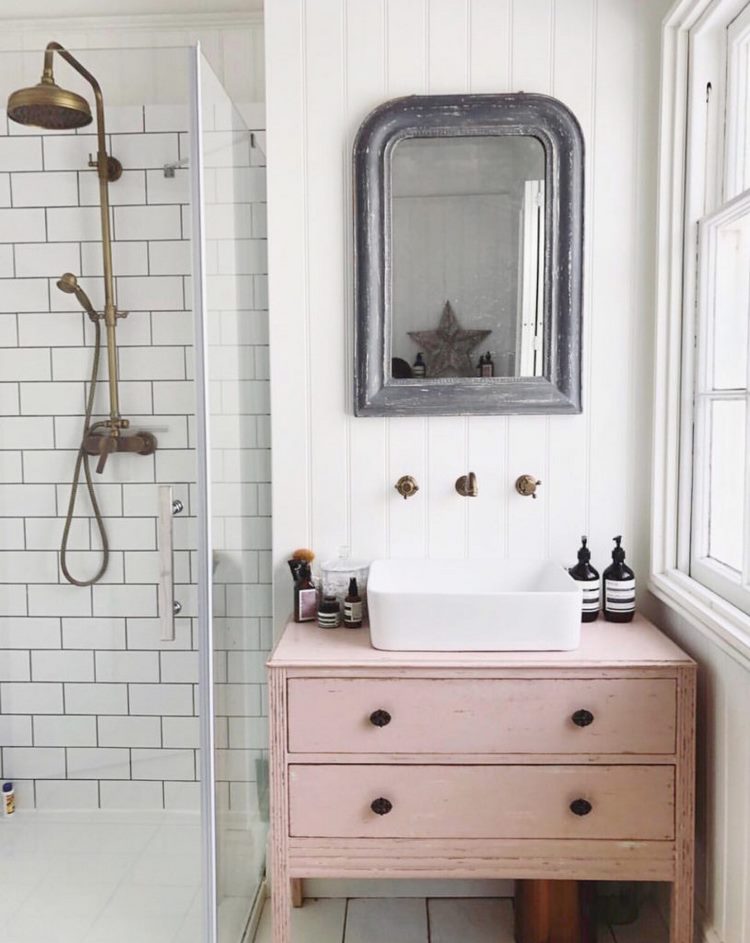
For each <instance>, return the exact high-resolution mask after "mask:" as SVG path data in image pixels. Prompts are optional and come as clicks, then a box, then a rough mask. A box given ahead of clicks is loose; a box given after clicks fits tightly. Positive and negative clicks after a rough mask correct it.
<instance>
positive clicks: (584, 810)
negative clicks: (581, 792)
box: [570, 799, 593, 815]
mask: <svg viewBox="0 0 750 943" xmlns="http://www.w3.org/2000/svg"><path fill="white" fill-rule="evenodd" d="M592 808H593V806H592V805H591V803H590V802H589V801H588V799H574V800H573V801H572V802H571V803H570V811H571V812H572V813H573V815H588V814H589V812H590V811H591V810H592Z"/></svg>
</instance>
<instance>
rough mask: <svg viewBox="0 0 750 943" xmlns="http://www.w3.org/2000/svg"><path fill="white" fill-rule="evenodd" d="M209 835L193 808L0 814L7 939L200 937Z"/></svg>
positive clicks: (104, 941) (153, 942)
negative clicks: (203, 871)
mask: <svg viewBox="0 0 750 943" xmlns="http://www.w3.org/2000/svg"><path fill="white" fill-rule="evenodd" d="M200 869H201V834H200V824H199V819H198V816H197V815H191V814H189V813H185V814H180V813H167V814H163V813H143V814H141V813H139V812H136V813H132V812H131V813H124V814H122V815H118V814H116V813H111V814H110V813H80V812H71V813H38V812H31V813H23V814H22V813H17V814H16V815H14V816H13V818H11V819H5V820H0V940H2V943H31V941H35V943H41V941H43V940H51V941H54V943H125V941H128V943H134V941H137V943H177V941H180V943H200V938H201V933H200V929H201V926H200V923H201V910H200V896H199V895H200V880H201V876H200Z"/></svg>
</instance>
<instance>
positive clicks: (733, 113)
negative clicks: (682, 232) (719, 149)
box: [725, 5, 750, 200]
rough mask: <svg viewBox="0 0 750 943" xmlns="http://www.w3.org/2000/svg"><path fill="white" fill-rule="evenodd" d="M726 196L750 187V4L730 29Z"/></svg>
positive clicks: (728, 39)
mask: <svg viewBox="0 0 750 943" xmlns="http://www.w3.org/2000/svg"><path fill="white" fill-rule="evenodd" d="M727 79H728V86H727V108H726V156H727V168H726V169H727V175H726V185H725V198H726V199H727V200H730V199H731V198H732V197H734V196H737V194H738V193H742V192H743V190H747V189H748V187H750V120H749V118H750V115H749V113H748V108H749V107H750V5H748V7H746V8H745V10H744V11H743V12H742V13H741V14H740V15H739V16H738V17H737V18H736V19H735V20H734V21H733V22H732V23H731V25H730V26H729V29H728V30H727Z"/></svg>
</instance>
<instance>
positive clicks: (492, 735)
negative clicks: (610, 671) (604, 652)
mask: <svg viewBox="0 0 750 943" xmlns="http://www.w3.org/2000/svg"><path fill="white" fill-rule="evenodd" d="M288 695H289V750H290V752H291V753H410V754H414V753H433V754H434V753H452V754H453V753H460V754H471V753H477V754H482V753H483V754H493V753H558V754H560V753H563V754H564V753H571V754H576V753H578V754H581V753H597V754H624V753H640V754H671V753H674V749H675V710H676V684H675V681H674V680H672V679H668V678H654V679H651V678H614V679H601V680H599V679H597V680H586V679H576V678H573V679H565V680H555V679H549V680H548V679H531V680H515V679H509V680H498V679H494V680H493V679H489V680H486V679H482V680H471V681H469V680H459V679H446V680H442V679H426V680H424V679H415V680H411V681H410V680H406V679H403V680H402V679H390V678H383V679H382V680H381V679H377V678H375V679H371V678H332V679H324V678H292V679H290V680H289V682H288ZM576 721H577V723H576Z"/></svg>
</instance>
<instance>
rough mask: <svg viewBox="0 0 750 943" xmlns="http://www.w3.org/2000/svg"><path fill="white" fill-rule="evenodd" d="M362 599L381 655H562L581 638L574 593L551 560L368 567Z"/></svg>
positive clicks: (574, 586) (383, 563)
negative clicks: (409, 653)
mask: <svg viewBox="0 0 750 943" xmlns="http://www.w3.org/2000/svg"><path fill="white" fill-rule="evenodd" d="M367 599H368V607H369V612H370V638H371V641H372V644H373V646H374V647H375V648H379V649H384V650H386V651H407V652H414V651H419V652H421V651H426V652H460V651H464V652H468V651H471V652H482V651H487V652H506V651H507V652H509V651H569V650H571V649H575V648H577V647H578V644H579V641H580V637H581V590H580V587H579V585H578V583H576V581H575V580H574V579H573V578H572V577H571V576H569V575H568V573H567V571H566V570H565V569H564V568H563V567H562V566H561V565H560V564H559V563H553V562H551V561H539V560H533V561H532V560H465V559H464V560H376V561H375V562H374V563H373V564H372V566H371V567H370V576H369V579H368V583H367Z"/></svg>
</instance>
